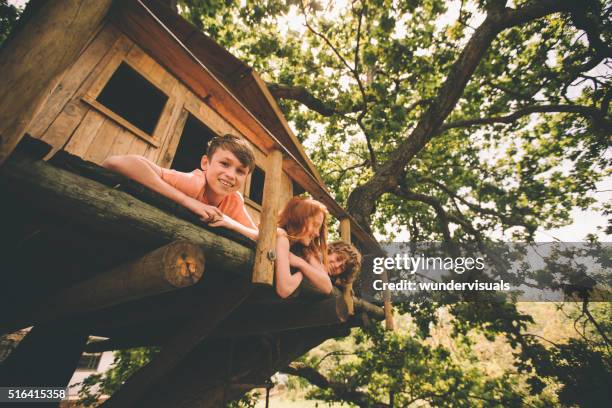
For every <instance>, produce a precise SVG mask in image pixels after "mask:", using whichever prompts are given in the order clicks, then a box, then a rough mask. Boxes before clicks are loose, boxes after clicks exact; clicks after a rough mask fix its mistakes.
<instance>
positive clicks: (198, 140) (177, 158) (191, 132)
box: [170, 114, 215, 172]
mask: <svg viewBox="0 0 612 408" xmlns="http://www.w3.org/2000/svg"><path fill="white" fill-rule="evenodd" d="M214 136H215V134H214V133H213V131H212V130H210V129H209V128H208V127H206V125H204V123H202V122H200V121H199V120H198V119H196V118H195V117H194V116H193V115H192V114H189V115H188V116H187V120H186V121H185V127H184V128H183V133H182V134H181V140H180V142H179V145H178V147H177V148H176V153H175V155H174V160H173V161H172V164H171V165H170V168H172V169H174V170H178V171H182V172H190V171H193V170H194V169H199V168H200V162H201V159H202V156H203V155H204V154H206V148H207V146H208V142H210V140H211V139H212V138H213V137H214Z"/></svg>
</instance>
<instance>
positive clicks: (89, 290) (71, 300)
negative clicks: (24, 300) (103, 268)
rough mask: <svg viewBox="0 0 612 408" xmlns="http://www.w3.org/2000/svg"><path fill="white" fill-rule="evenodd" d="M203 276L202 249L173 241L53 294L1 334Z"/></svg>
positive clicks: (183, 284) (154, 292)
mask: <svg viewBox="0 0 612 408" xmlns="http://www.w3.org/2000/svg"><path fill="white" fill-rule="evenodd" d="M203 273H204V254H203V252H202V249H201V248H200V247H198V246H196V245H194V244H192V243H189V242H187V241H175V242H172V243H170V244H168V245H165V246H163V247H161V248H158V249H156V250H154V251H153V252H150V253H148V254H146V255H144V256H142V257H140V258H139V259H137V260H134V261H131V262H127V263H125V264H122V265H119V266H117V267H115V268H112V269H111V270H109V271H107V272H105V273H101V274H99V275H96V276H95V277H93V278H91V279H88V280H86V281H84V282H81V283H78V284H76V285H74V286H72V287H69V288H66V289H64V290H62V291H60V292H59V293H56V294H54V295H53V296H51V297H50V298H49V299H47V300H46V301H43V302H42V303H41V304H40V305H39V306H38V307H36V308H35V309H34V311H32V312H31V313H28V315H27V316H26V317H21V318H19V319H18V320H16V321H13V322H11V323H9V324H2V325H0V333H6V332H11V331H14V330H17V329H20V328H23V327H28V326H31V325H33V324H40V323H42V322H48V321H52V320H58V319H64V318H67V317H69V316H70V315H73V314H74V313H75V312H78V313H79V314H81V313H86V312H91V311H94V310H99V309H103V308H106V307H110V306H113V305H116V304H119V303H123V302H127V301H130V300H134V299H139V298H143V297H147V296H153V295H157V294H160V293H164V292H167V291H171V290H175V289H179V288H184V287H187V286H191V285H193V284H195V283H197V282H198V281H199V280H200V279H201V278H202V275H203Z"/></svg>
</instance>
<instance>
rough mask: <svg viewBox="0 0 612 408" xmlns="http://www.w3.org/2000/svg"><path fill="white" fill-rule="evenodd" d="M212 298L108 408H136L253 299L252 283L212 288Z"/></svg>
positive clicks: (131, 379)
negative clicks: (250, 293) (222, 323)
mask: <svg viewBox="0 0 612 408" xmlns="http://www.w3.org/2000/svg"><path fill="white" fill-rule="evenodd" d="M210 289H211V293H209V294H208V295H209V296H206V297H203V299H202V303H201V304H200V305H199V306H198V308H197V309H196V310H195V312H197V313H196V314H197V315H198V316H197V317H196V318H194V319H192V320H191V321H189V322H188V323H187V324H186V325H185V326H184V327H183V328H182V329H181V330H179V331H178V332H177V333H175V335H174V336H173V337H172V338H171V339H170V340H169V341H168V342H167V343H165V344H164V345H163V347H162V351H161V352H160V353H159V354H158V355H157V356H156V357H155V358H154V359H153V360H152V361H151V362H150V363H149V364H147V365H146V366H144V367H142V368H141V369H140V370H138V371H136V372H135V373H134V374H133V375H132V376H131V377H130V378H128V380H127V381H126V382H125V384H124V385H123V387H121V388H120V389H119V390H118V391H117V392H115V394H113V396H112V397H111V398H110V399H108V400H107V401H106V402H105V403H104V404H102V406H103V407H104V408H116V407H126V408H127V407H134V406H136V402H137V401H138V400H139V399H141V398H143V397H145V396H146V395H147V394H148V392H149V391H150V390H152V389H153V387H154V386H155V385H156V384H158V383H159V382H160V381H161V380H162V379H164V378H166V377H167V376H168V375H169V374H170V373H171V372H172V371H174V370H175V369H176V367H177V366H178V365H179V364H180V363H181V362H182V361H183V359H184V358H185V357H187V355H189V353H191V351H193V350H194V349H195V348H196V347H197V346H198V345H199V344H200V343H201V342H202V341H203V340H205V339H206V338H207V337H208V336H209V335H210V333H212V332H213V330H214V329H215V328H216V327H217V326H218V325H219V324H220V323H221V322H222V321H223V320H225V319H226V318H227V316H228V315H230V314H231V313H232V312H233V311H234V310H235V309H236V307H238V306H239V305H240V304H241V303H242V302H243V301H244V300H245V299H246V298H247V297H248V295H249V292H250V291H251V289H252V285H251V284H250V282H228V284H227V285H226V286H223V287H215V288H210Z"/></svg>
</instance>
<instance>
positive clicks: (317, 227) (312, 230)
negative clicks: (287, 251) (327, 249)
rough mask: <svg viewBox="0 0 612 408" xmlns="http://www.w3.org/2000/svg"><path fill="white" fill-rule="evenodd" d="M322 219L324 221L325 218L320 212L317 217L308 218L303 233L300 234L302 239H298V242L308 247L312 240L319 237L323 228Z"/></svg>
mask: <svg viewBox="0 0 612 408" xmlns="http://www.w3.org/2000/svg"><path fill="white" fill-rule="evenodd" d="M324 219H325V216H324V215H323V213H322V212H320V213H318V214H317V215H314V216H312V217H310V218H309V219H308V220H307V221H306V229H305V230H304V233H303V234H302V237H301V238H300V242H301V243H302V244H303V245H304V246H308V245H310V243H311V242H312V240H313V239H315V238H317V237H318V236H319V234H320V231H321V227H322V226H323V221H324Z"/></svg>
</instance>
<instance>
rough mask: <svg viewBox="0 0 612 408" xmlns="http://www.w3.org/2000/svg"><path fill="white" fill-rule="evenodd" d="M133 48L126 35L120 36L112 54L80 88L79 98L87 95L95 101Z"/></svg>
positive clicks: (106, 57)
mask: <svg viewBox="0 0 612 408" xmlns="http://www.w3.org/2000/svg"><path fill="white" fill-rule="evenodd" d="M132 47H134V43H133V42H132V41H131V40H130V39H129V38H128V37H126V36H125V35H123V34H119V36H118V37H117V40H116V41H115V43H114V44H113V47H112V48H111V50H110V52H109V53H108V54H107V55H105V56H104V59H103V60H102V61H101V62H100V64H99V66H98V67H96V69H95V70H94V71H93V72H92V74H91V75H90V76H89V77H88V78H87V80H86V81H85V82H84V83H83V85H82V86H81V87H80V88H79V91H78V92H77V96H78V97H82V96H84V95H85V94H86V95H88V96H89V98H90V99H92V100H95V99H96V98H97V97H98V95H99V94H100V92H102V89H104V87H105V86H106V83H107V82H108V80H109V79H110V78H111V77H112V76H113V74H114V73H115V71H116V70H117V68H118V67H119V65H120V64H121V62H123V60H124V59H125V56H126V55H127V54H128V53H129V52H130V50H131V49H132Z"/></svg>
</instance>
